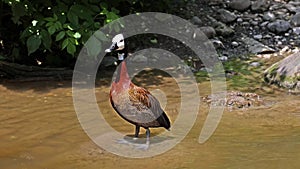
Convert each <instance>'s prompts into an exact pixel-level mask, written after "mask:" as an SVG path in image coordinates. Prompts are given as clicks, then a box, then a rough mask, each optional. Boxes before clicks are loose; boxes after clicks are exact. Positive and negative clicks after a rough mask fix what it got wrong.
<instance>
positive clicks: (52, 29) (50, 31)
mask: <svg viewBox="0 0 300 169" xmlns="http://www.w3.org/2000/svg"><path fill="white" fill-rule="evenodd" d="M55 31H56V27H55V25H52V26H50V27H49V28H48V32H49V34H50V35H53V34H54V33H55Z"/></svg>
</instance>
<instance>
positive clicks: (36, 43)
mask: <svg viewBox="0 0 300 169" xmlns="http://www.w3.org/2000/svg"><path fill="white" fill-rule="evenodd" d="M171 2H172V1H171V0H159V1H154V2H150V1H146V0H114V1H111V0H88V1H82V0H75V1H73V0H55V1H51V0H45V1H38V0H31V1H29V0H1V4H0V10H1V12H0V24H1V25H5V27H2V28H1V32H3V34H0V40H3V41H4V45H5V48H6V49H7V51H9V52H6V53H5V52H1V53H2V54H3V53H4V54H5V55H8V56H11V57H10V60H11V61H15V59H16V60H18V59H19V60H28V59H31V60H34V59H37V58H39V57H41V56H44V57H49V58H51V56H52V58H53V57H54V58H57V57H60V58H64V57H66V58H68V57H75V56H76V54H77V53H78V52H79V50H80V49H81V47H82V46H83V44H84V43H85V42H87V40H88V39H89V37H91V35H92V34H93V33H94V32H95V31H96V30H98V29H99V28H100V27H102V26H103V25H104V24H107V23H109V22H111V21H113V20H115V19H117V18H119V17H120V16H124V15H128V14H130V13H135V12H144V11H161V12H163V11H164V12H166V11H168V10H169V9H171V7H170V5H171V4H172V3H171ZM113 29H114V30H115V31H116V32H118V30H119V28H118V27H114V28H113ZM1 53H0V54H1ZM25 53H27V54H25ZM26 55H27V56H28V57H26ZM60 60H62V59H60Z"/></svg>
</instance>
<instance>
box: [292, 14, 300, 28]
mask: <svg viewBox="0 0 300 169" xmlns="http://www.w3.org/2000/svg"><path fill="white" fill-rule="evenodd" d="M291 24H292V26H295V27H298V26H300V12H299V13H297V14H295V15H294V16H293V17H292V18H291Z"/></svg>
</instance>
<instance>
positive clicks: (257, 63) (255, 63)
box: [250, 62, 261, 67]
mask: <svg viewBox="0 0 300 169" xmlns="http://www.w3.org/2000/svg"><path fill="white" fill-rule="evenodd" d="M260 65H261V64H260V63H259V62H252V63H250V66H252V67H259V66H260Z"/></svg>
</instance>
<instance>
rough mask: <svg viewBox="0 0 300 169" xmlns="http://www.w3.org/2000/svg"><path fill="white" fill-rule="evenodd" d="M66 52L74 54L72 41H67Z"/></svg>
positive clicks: (74, 49)
mask: <svg viewBox="0 0 300 169" xmlns="http://www.w3.org/2000/svg"><path fill="white" fill-rule="evenodd" d="M67 52H68V53H69V54H71V55H74V53H75V52H76V46H75V45H74V44H72V43H69V44H68V46H67Z"/></svg>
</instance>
